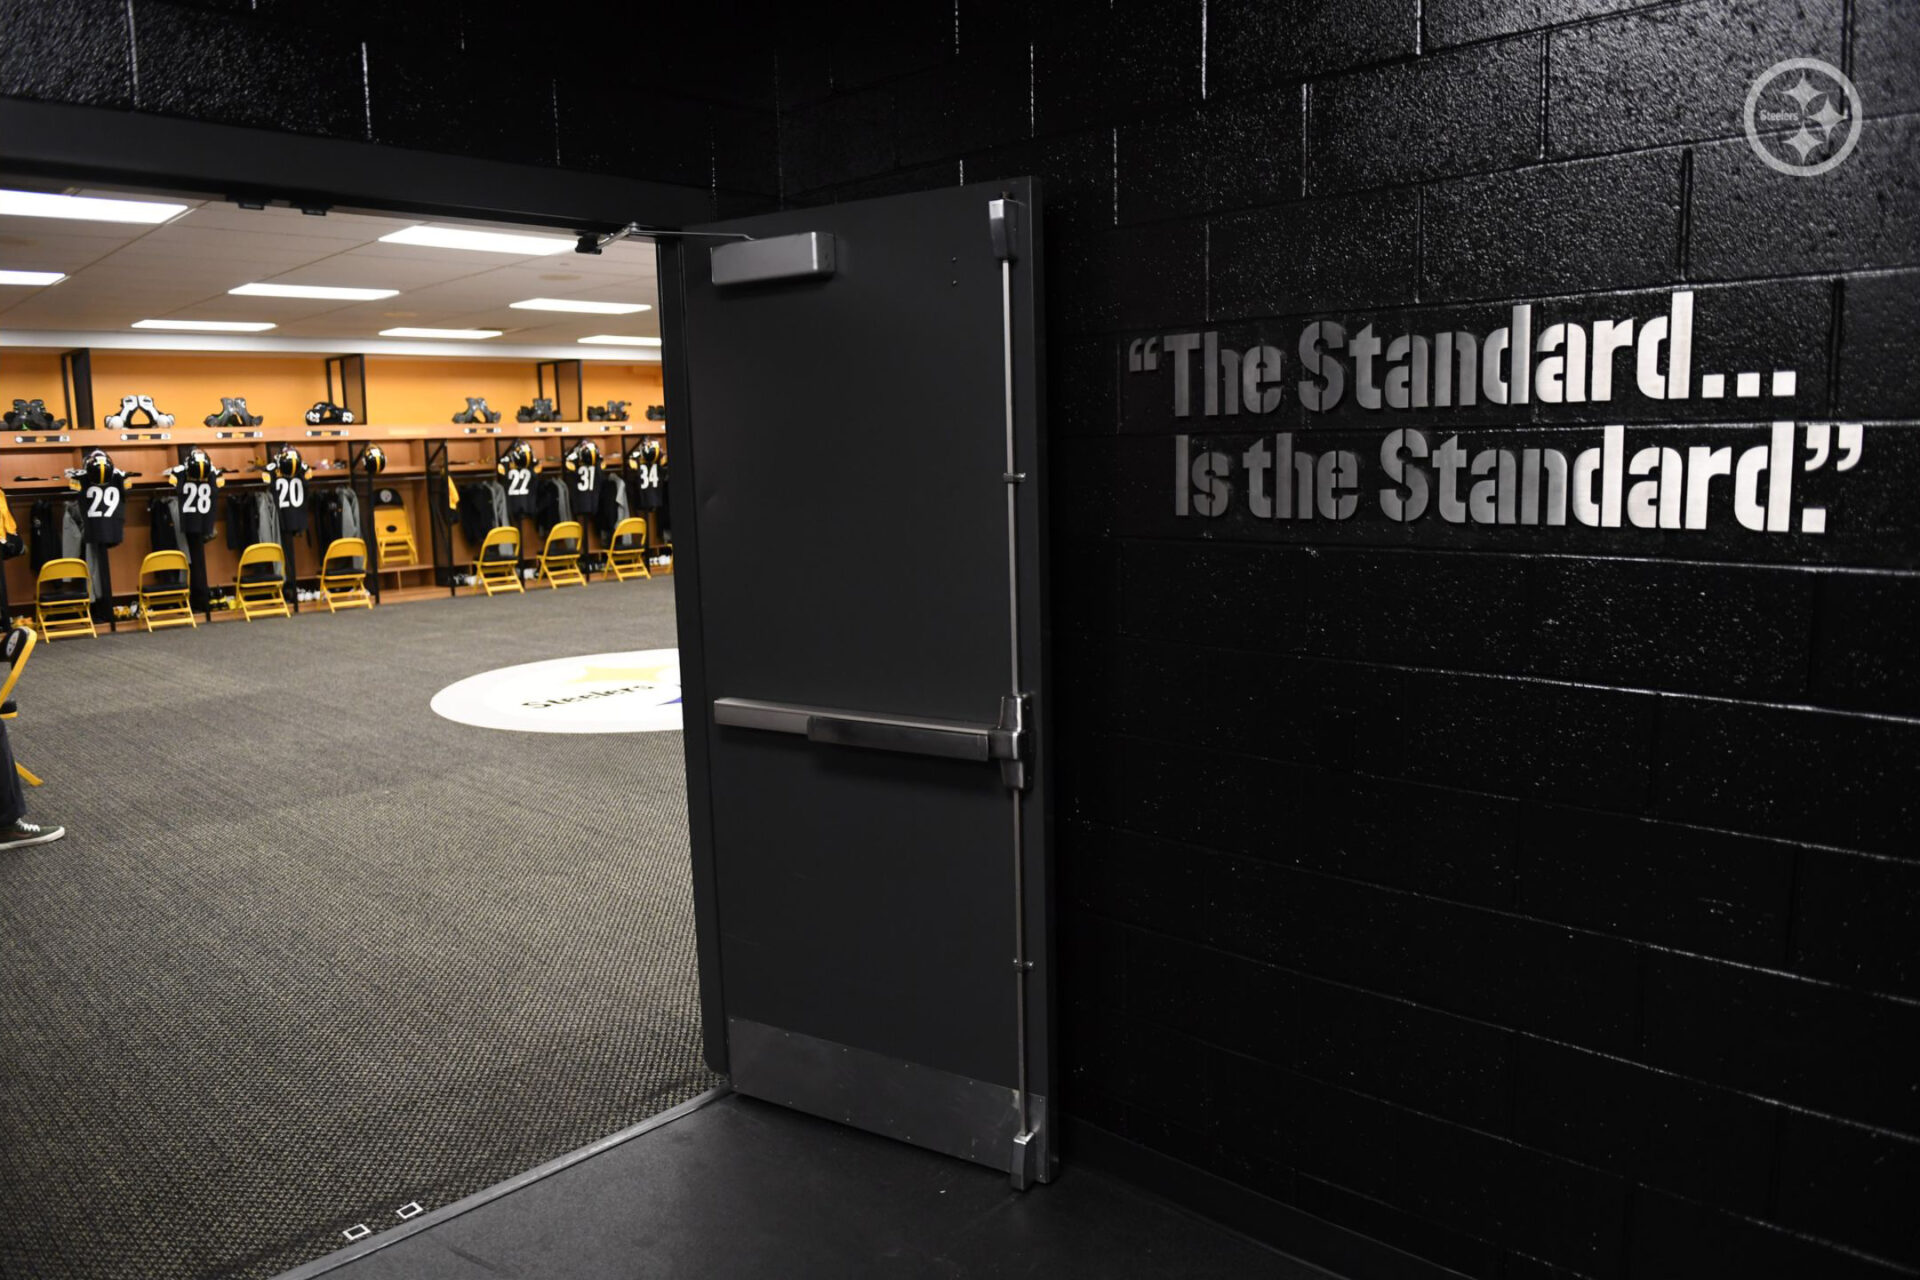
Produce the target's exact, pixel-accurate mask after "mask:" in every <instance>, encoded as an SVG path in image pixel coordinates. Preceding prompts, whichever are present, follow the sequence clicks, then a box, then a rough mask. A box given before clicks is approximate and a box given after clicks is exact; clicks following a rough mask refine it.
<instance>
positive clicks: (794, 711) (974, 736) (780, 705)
mask: <svg viewBox="0 0 1920 1280" xmlns="http://www.w3.org/2000/svg"><path fill="white" fill-rule="evenodd" d="M1006 701H1009V700H1005V699H1003V703H1004V702H1006ZM713 722H714V723H715V724H723V725H732V726H734V727H736V728H742V729H764V730H766V731H767V732H770V733H793V734H800V735H802V736H804V737H805V738H806V739H807V740H808V741H809V742H820V743H826V744H828V745H831V746H838V747H866V748H868V749H870V750H874V751H901V752H906V753H908V754H910V755H921V756H942V757H945V758H947V759H949V760H979V761H987V760H1018V759H1020V757H1021V746H1022V742H1021V739H1022V737H1023V726H1022V723H1021V716H1020V713H1019V711H1018V710H1017V709H1015V710H1013V711H1012V712H1011V713H1010V711H1009V709H1008V708H1007V707H1006V706H1004V705H1003V706H1002V708H1001V723H1000V724H979V723H975V722H972V721H967V720H933V719H929V718H927V717H924V716H890V715H880V714H877V713H875V712H870V711H845V710H838V709H835V708H832V707H809V706H803V705H800V704H799V703H793V702H766V701H762V700H760V699H758V698H715V699H714V700H713Z"/></svg>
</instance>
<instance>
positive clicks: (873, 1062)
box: [727, 1018, 1053, 1182]
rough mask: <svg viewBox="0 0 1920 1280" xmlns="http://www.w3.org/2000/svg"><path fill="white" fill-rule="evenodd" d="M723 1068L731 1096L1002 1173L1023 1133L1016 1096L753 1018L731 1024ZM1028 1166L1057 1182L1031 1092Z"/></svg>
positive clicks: (1042, 1111)
mask: <svg viewBox="0 0 1920 1280" xmlns="http://www.w3.org/2000/svg"><path fill="white" fill-rule="evenodd" d="M727 1064H728V1067H729V1069H730V1071H731V1074H732V1076H733V1087H734V1089H735V1091H737V1092H739V1093H744V1094H746V1095H748V1096H749V1097H754V1098H763V1099H765V1100H766V1101H768V1102H777V1103H779V1104H780V1105H781V1106H783V1107H792V1108H793V1109H794V1110H796V1111H804V1112H806V1113H808V1114H809V1115H816V1116H822V1117H824V1118H826V1119H828V1120H837V1121H839V1122H840V1123H842V1124H850V1125H852V1126H853V1127H854V1128H856V1129H865V1130H866V1131H867V1132H869V1133H877V1134H881V1135H883V1136H885V1137H889V1138H897V1139H899V1140H900V1141H902V1142H907V1143H911V1144H912V1145H914V1146H916V1147H926V1148H928V1149H929V1150H932V1151H938V1152H941V1153H943V1154H945V1155H950V1156H958V1157H959V1158H960V1159H962V1160H972V1161H975V1162H977V1163H979V1164H984V1165H988V1166H990V1167H992V1168H994V1169H998V1170H1000V1171H1001V1172H1003V1173H1004V1172H1006V1170H1007V1169H1008V1168H1009V1167H1011V1163H1012V1161H1013V1158H1014V1147H1015V1142H1016V1139H1018V1137H1019V1136H1020V1107H1019V1104H1018V1102H1017V1101H1016V1100H1015V1095H1014V1091H1013V1090H1012V1089H1009V1088H1007V1087H1006V1086H1005V1085H999V1084H993V1083H990V1082H988V1081H985V1080H969V1079H968V1078H967V1077H965V1076H961V1075H956V1074H954V1073H953V1072H951V1071H941V1070H938V1069H936V1068H934V1067H927V1066H922V1065H920V1064H919V1063H916V1062H902V1061H901V1060H900V1059H898V1058H890V1057H888V1056H886V1055H885V1054H881V1053H874V1052H873V1051H872V1050H870V1049H856V1048H854V1047H853V1046H852V1045H845V1044H837V1043H835V1042H834V1041H832V1040H823V1039H821V1038H820V1037H818V1036H810V1035H806V1034H804V1033H802V1032H799V1031H783V1030H781V1029H780V1028H779V1027H770V1026H768V1025H766V1024H765V1023H762V1022H754V1021H753V1020H751V1019H749V1018H728V1019H727ZM1029 1101H1030V1102H1031V1104H1032V1112H1033V1130H1034V1131H1033V1135H1032V1137H1031V1140H1030V1147H1037V1148H1038V1150H1035V1151H1032V1156H1031V1161H1032V1162H1031V1168H1032V1170H1033V1174H1034V1176H1035V1178H1037V1180H1038V1181H1041V1182H1050V1181H1052V1179H1053V1168H1052V1163H1051V1161H1050V1159H1049V1157H1048V1152H1047V1145H1048V1144H1047V1135H1048V1126H1047V1120H1046V1117H1047V1100H1046V1099H1045V1098H1044V1097H1042V1096H1041V1095H1039V1094H1037V1093H1036V1094H1031V1095H1029Z"/></svg>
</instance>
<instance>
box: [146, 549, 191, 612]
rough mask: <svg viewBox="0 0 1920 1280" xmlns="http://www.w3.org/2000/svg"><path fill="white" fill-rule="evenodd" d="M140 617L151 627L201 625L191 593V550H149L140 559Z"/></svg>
mask: <svg viewBox="0 0 1920 1280" xmlns="http://www.w3.org/2000/svg"><path fill="white" fill-rule="evenodd" d="M139 596H140V621H141V622H142V623H143V624H145V626H146V628H147V630H149V631H158V630H160V629H161V628H163V627H198V626H199V625H200V623H199V621H198V620H197V619H196V618H195V617H194V616H193V602H192V601H191V600H190V599H189V598H188V595H187V553H186V552H184V551H149V552H148V553H147V556H146V558H145V559H144V560H142V561H141V562H140V585H139Z"/></svg>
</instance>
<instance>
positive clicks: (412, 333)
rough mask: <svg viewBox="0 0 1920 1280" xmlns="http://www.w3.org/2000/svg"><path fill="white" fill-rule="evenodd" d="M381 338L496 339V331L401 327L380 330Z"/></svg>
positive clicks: (498, 331) (497, 334)
mask: <svg viewBox="0 0 1920 1280" xmlns="http://www.w3.org/2000/svg"><path fill="white" fill-rule="evenodd" d="M380 336H381V337H383V338H497V337H499V336H500V330H498V329H415V328H411V327H409V326H407V325H402V326H400V327H399V328H398V329H382V330H381V331H380Z"/></svg>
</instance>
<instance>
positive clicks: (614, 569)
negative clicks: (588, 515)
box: [607, 516, 653, 582]
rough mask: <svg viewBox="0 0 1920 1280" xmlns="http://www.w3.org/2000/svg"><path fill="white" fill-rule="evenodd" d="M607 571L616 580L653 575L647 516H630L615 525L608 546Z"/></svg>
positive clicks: (622, 580)
mask: <svg viewBox="0 0 1920 1280" xmlns="http://www.w3.org/2000/svg"><path fill="white" fill-rule="evenodd" d="M607 572H608V573H610V574H612V575H613V579H614V581H615V582H625V581H626V580H627V579H628V578H651V577H652V576H653V574H652V573H650V572H649V571H648V569H647V520H646V517H645V516H628V517H627V518H626V519H625V520H622V521H621V522H620V523H619V524H617V525H615V526H613V539H612V541H611V542H610V543H609V544H608V546H607Z"/></svg>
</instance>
